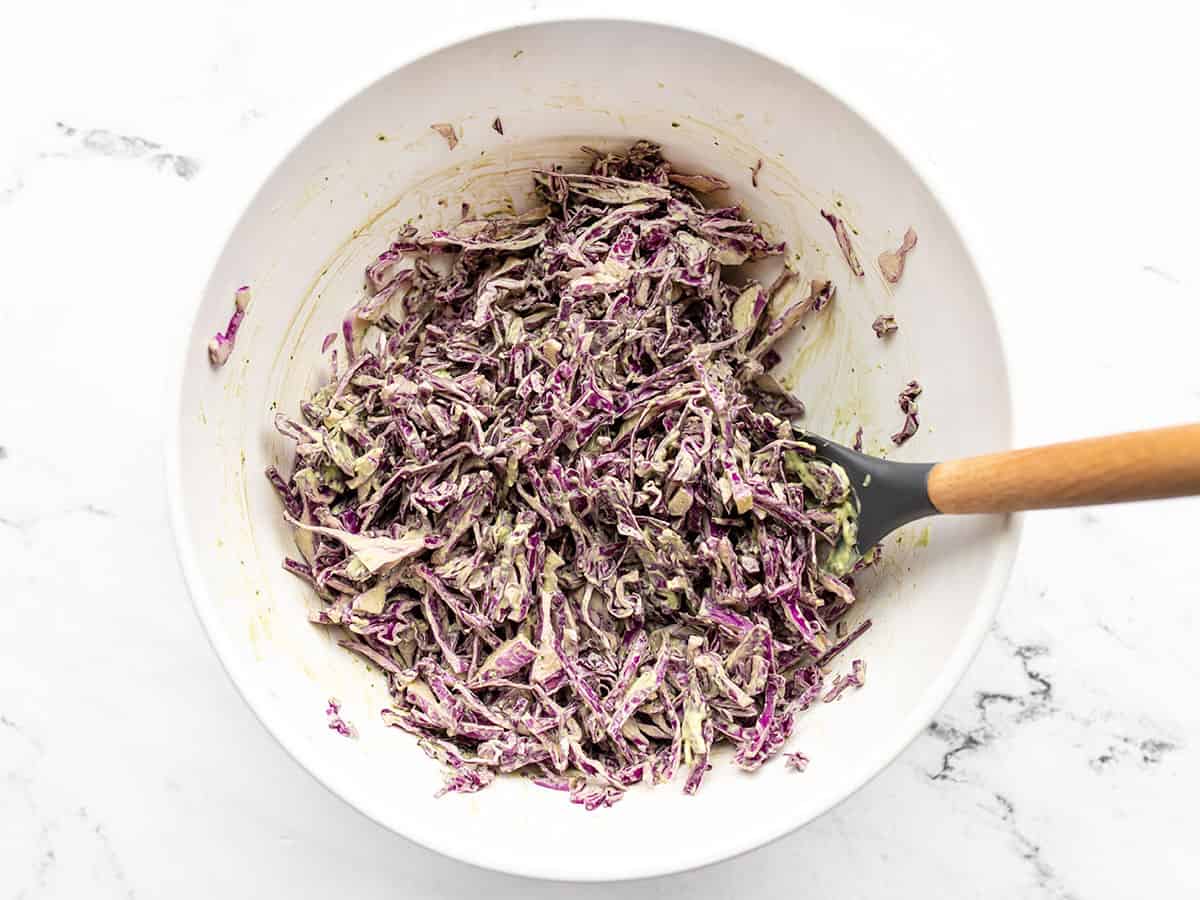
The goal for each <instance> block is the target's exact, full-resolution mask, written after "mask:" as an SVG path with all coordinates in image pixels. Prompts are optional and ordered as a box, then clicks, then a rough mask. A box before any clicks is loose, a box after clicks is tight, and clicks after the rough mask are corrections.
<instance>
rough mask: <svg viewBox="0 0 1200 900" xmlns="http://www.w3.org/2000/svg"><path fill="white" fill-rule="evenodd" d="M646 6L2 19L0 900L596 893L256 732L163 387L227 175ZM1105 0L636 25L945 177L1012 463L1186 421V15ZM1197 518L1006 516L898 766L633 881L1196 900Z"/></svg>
mask: <svg viewBox="0 0 1200 900" xmlns="http://www.w3.org/2000/svg"><path fill="white" fill-rule="evenodd" d="M642 6H644V4H624V3H619V2H618V3H608V4H605V5H603V6H602V7H596V6H595V5H589V4H583V3H575V2H571V3H552V2H541V3H538V2H526V3H520V4H516V3H507V2H494V3H491V4H487V5H479V6H477V5H475V4H469V3H461V2H448V0H447V2H442V3H438V4H402V3H396V2H391V3H382V2H379V3H349V2H348V3H344V4H339V5H338V9H339V10H340V11H338V12H336V13H335V12H334V8H335V7H334V6H332V5H325V6H321V7H318V6H316V5H312V6H306V5H304V4H295V3H292V4H285V3H282V2H272V3H258V4H253V5H252V8H248V9H242V8H241V7H242V4H240V3H234V2H232V0H226V2H213V3H206V4H192V5H186V6H184V5H170V4H162V3H159V2H149V0H147V2H132V0H117V2H113V3H108V4H84V3H77V4H67V3H47V4H42V5H34V4H22V5H21V6H20V8H19V11H13V10H10V11H9V12H8V13H7V14H6V17H5V18H6V24H5V27H4V29H3V33H2V34H0V83H3V84H4V86H5V87H4V91H3V97H4V103H3V106H4V111H3V119H2V121H3V125H2V126H0V133H2V134H3V140H0V247H2V248H3V251H2V252H0V261H2V265H0V322H3V325H2V326H0V327H2V329H3V335H4V349H3V353H2V354H0V375H2V376H3V379H2V381H3V389H2V390H0V445H2V447H3V449H2V450H0V572H3V573H4V576H5V577H4V586H3V587H2V588H0V598H2V599H0V610H2V612H3V615H2V616H0V898H9V897H12V898H16V897H28V898H41V897H85V896H86V897H96V898H108V897H166V896H171V897H208V896H229V897H243V896H246V897H248V896H260V897H261V896H274V895H280V896H283V895H285V894H286V895H287V896H289V897H291V898H295V900H303V898H310V897H312V898H315V897H324V896H329V895H331V894H332V893H334V892H336V893H337V894H340V895H345V896H354V897H358V898H364V900H365V898H370V897H398V896H400V897H457V896H475V895H479V896H485V895H486V896H489V897H494V898H508V897H513V898H516V897H521V898H538V897H550V896H578V897H601V896H610V895H611V890H610V889H605V888H603V887H588V888H572V887H569V886H564V885H552V884H538V883H533V882H526V881H522V880H520V879H516V878H508V877H503V876H498V875H494V874H491V873H486V872H482V871H478V870H474V869H471V868H468V867H465V866H462V865H460V864H457V863H454V862H451V861H449V860H446V859H443V858H441V857H438V856H435V855H434V854H432V853H429V852H426V851H424V850H422V849H419V848H417V847H415V846H413V845H411V844H408V843H407V842H405V841H403V840H401V839H399V838H396V837H394V836H392V835H390V834H388V833H386V832H384V831H382V830H380V829H379V828H378V827H376V826H375V825H373V824H371V823H369V822H367V821H365V820H364V819H363V818H361V817H360V816H359V815H357V814H356V813H354V812H353V811H352V810H350V809H348V808H347V807H346V806H344V805H343V804H342V803H341V802H340V801H339V800H337V799H336V798H334V797H331V796H330V795H328V794H327V793H326V792H325V791H324V790H323V789H322V788H320V787H319V786H318V785H317V784H316V783H315V782H314V781H312V780H311V779H310V778H309V777H308V776H307V775H306V774H305V773H304V772H303V771H301V770H300V769H299V768H298V767H297V766H296V765H295V764H294V763H293V762H292V761H291V760H290V759H289V758H288V757H287V756H286V755H285V754H284V753H283V751H282V750H281V749H280V748H279V747H278V746H277V745H276V744H275V743H274V741H273V740H272V739H271V738H270V737H269V736H268V735H267V734H266V733H265V732H264V731H263V729H262V728H261V727H260V726H259V725H258V723H257V722H256V721H255V719H254V718H253V717H252V715H251V714H250V712H249V711H248V710H247V709H246V708H245V706H244V705H243V704H242V702H241V701H240V699H238V697H237V695H236V694H235V693H234V691H233V689H232V688H231V686H230V685H229V683H228V681H227V680H226V678H225V676H224V674H223V673H222V671H221V669H220V667H219V666H218V664H217V661H216V658H215V657H214V655H213V653H212V652H211V650H210V649H209V646H208V644H207V643H206V641H205V640H204V637H203V635H202V633H201V631H200V628H199V625H198V624H197V622H196V619H195V618H194V616H193V614H192V611H191V609H190V606H189V602H188V599H187V596H186V594H185V591H184V587H183V584H182V581H181V579H180V577H179V574H178V571H177V568H176V565H175V561H174V556H173V550H172V543H171V539H170V535H169V533H168V529H167V518H166V509H165V500H164V496H163V485H162V477H161V474H160V469H161V465H160V442H159V435H160V432H161V426H160V420H161V411H162V402H161V393H162V389H161V384H162V378H161V377H160V374H159V373H161V372H163V371H164V370H165V368H166V367H168V366H170V365H173V364H174V360H171V359H169V358H168V354H167V351H166V350H165V349H164V347H163V343H162V340H161V338H162V335H164V334H173V333H174V332H175V331H176V330H177V324H178V322H179V319H180V317H182V316H184V315H186V314H187V313H188V311H189V308H190V306H191V304H192V302H193V296H194V294H195V285H196V278H197V277H198V276H199V274H200V271H199V268H200V266H201V263H202V262H203V261H204V260H202V259H198V258H197V257H198V255H199V254H198V253H197V252H196V249H195V248H197V247H200V246H205V247H207V246H208V245H209V243H210V242H211V237H212V235H211V233H210V231H209V229H210V228H211V223H212V222H213V221H215V220H216V217H217V215H218V211H220V210H223V209H226V208H228V205H229V204H230V203H234V202H237V200H238V199H239V197H240V196H241V195H240V194H239V192H240V191H241V190H242V187H241V186H240V185H238V184H237V179H236V178H235V177H233V176H232V175H230V174H229V173H231V172H236V171H237V169H238V165H237V164H238V161H239V160H240V159H243V158H251V157H253V156H254V155H255V154H259V153H261V152H262V151H263V149H264V148H266V147H270V146H273V145H274V144H275V143H277V142H278V141H279V140H281V139H283V138H286V137H287V136H288V135H294V134H295V133H296V132H297V130H298V129H299V128H301V127H302V126H303V125H304V123H306V122H311V121H312V120H313V119H314V118H315V117H316V116H317V115H318V114H320V113H322V112H323V111H325V110H327V109H328V108H329V107H330V106H331V105H332V104H333V103H335V102H336V101H337V100H338V99H339V98H341V97H343V96H345V95H348V94H349V93H350V92H351V91H352V90H354V89H355V88H356V87H357V86H359V85H361V84H362V83H363V82H364V81H365V80H366V79H367V78H369V77H371V76H373V75H375V74H378V73H380V72H382V71H383V70H384V69H386V68H388V67H389V66H390V65H391V64H393V63H394V62H399V61H401V60H403V59H405V58H406V57H408V56H410V55H411V54H413V53H414V52H415V51H416V50H417V49H419V48H422V47H428V46H431V45H433V44H435V43H437V42H438V41H440V40H442V39H443V38H444V37H446V36H449V35H452V34H456V33H462V32H463V31H465V30H467V29H471V28H483V27H485V26H487V25H490V24H496V23H502V22H506V21H514V20H516V19H519V18H529V17H553V16H555V15H557V14H560V13H563V14H567V13H573V14H586V13H589V12H596V11H600V12H604V13H613V14H616V13H620V12H621V11H622V10H623V9H626V8H628V9H630V10H636V9H638V8H639V7H642ZM843 6H846V7H849V6H853V8H852V9H842V8H841V7H843ZM1099 6H1100V5H1099V4H1092V5H1089V6H1088V7H1086V8H1085V7H1082V6H1081V7H1080V8H1079V10H1078V11H1077V12H1070V11H1068V10H1067V8H1066V7H1067V4H1051V3H1045V2H1042V3H1036V4H1025V3H1019V2H1018V3H1010V4H1005V5H1004V7H1003V12H1001V11H1000V8H999V7H997V8H996V11H995V12H994V13H992V15H993V16H994V18H992V19H988V18H987V16H986V15H984V14H983V13H981V12H974V11H968V7H973V5H972V4H961V3H951V2H947V3H941V4H931V3H922V2H909V3H896V2H894V0H876V2H869V3H858V4H838V3H824V4H819V5H817V4H780V6H779V8H771V7H768V6H765V5H762V4H755V3H749V2H743V3H740V4H736V10H734V8H733V7H731V6H730V5H729V4H721V5H720V6H719V7H717V6H716V5H715V4H714V8H713V9H712V10H711V11H706V10H701V9H697V8H694V7H695V5H694V4H686V3H676V2H672V3H662V4H660V12H659V15H661V16H662V17H663V18H667V19H672V20H676V21H680V22H683V23H686V24H692V25H695V26H700V27H706V26H707V27H709V28H714V29H718V30H722V31H725V32H726V33H730V34H733V35H735V36H736V35H744V36H747V37H749V38H751V39H753V40H754V41H755V42H756V43H758V44H759V45H760V46H763V47H764V48H766V49H769V50H771V51H772V52H774V53H776V54H778V55H783V56H791V57H792V58H795V59H798V60H800V61H801V63H802V65H803V66H804V67H805V68H806V69H807V70H808V71H810V72H813V73H816V74H817V75H818V76H819V77H820V78H821V79H822V80H824V81H825V82H826V83H827V84H829V85H830V86H832V87H834V88H835V89H836V90H837V91H839V92H840V93H842V94H844V95H845V96H847V97H849V98H850V99H851V100H852V102H854V103H855V104H856V105H858V106H859V108H860V109H862V110H863V111H864V112H866V113H867V115H868V116H870V117H871V118H873V119H874V120H876V121H877V122H880V123H881V124H883V125H884V126H886V128H887V129H889V130H890V131H892V132H893V133H894V134H895V135H896V137H897V140H899V142H900V143H901V145H902V146H903V147H904V148H905V149H906V150H907V151H908V152H910V153H911V154H912V155H913V156H914V157H916V158H918V159H919V160H921V161H923V162H924V163H925V164H926V165H927V166H928V167H929V168H930V170H931V171H933V172H934V173H935V176H936V178H937V180H938V181H939V183H940V184H941V185H942V186H943V187H945V188H946V189H947V190H948V192H949V193H950V194H952V195H953V199H954V201H955V203H956V205H957V207H958V208H959V210H961V211H962V212H963V213H965V214H966V218H967V226H968V229H969V233H970V235H971V237H972V238H973V240H974V241H975V246H976V247H977V248H978V251H979V255H980V259H981V263H982V264H983V266H984V268H985V271H987V272H988V274H989V276H990V278H991V283H992V287H993V289H994V291H995V296H996V299H997V302H998V305H999V314H1000V317H1001V321H1002V325H1003V327H1004V329H1005V332H1006V335H1007V337H1008V338H1009V340H1010V344H1011V350H1012V362H1013V369H1014V372H1013V376H1014V385H1015V392H1016V398H1017V410H1018V430H1019V437H1020V439H1021V440H1022V441H1025V442H1034V441H1043V440H1050V439H1054V438H1059V437H1064V438H1065V437H1072V436H1079V435H1084V434H1088V433H1101V432H1104V431H1109V430H1119V429H1125V428H1133V427H1140V426H1151V425H1155V424H1166V423H1170V422H1174V421H1183V420H1189V419H1190V420H1197V419H1200V368H1198V367H1197V365H1196V349H1195V347H1196V340H1197V338H1196V334H1197V309H1198V304H1200V276H1198V275H1197V266H1196V262H1195V261H1196V258H1197V255H1196V248H1197V230H1196V210H1197V209H1200V178H1198V176H1197V171H1198V170H1197V160H1200V137H1198V132H1197V127H1196V111H1195V91H1194V86H1195V84H1196V83H1197V82H1198V80H1200V59H1198V56H1197V54H1196V52H1195V46H1194V35H1195V33H1196V27H1197V24H1198V21H1197V14H1196V13H1195V12H1189V11H1187V10H1186V9H1185V8H1184V4H1168V3H1161V4H1160V3H1155V2H1142V3H1138V4H1129V5H1124V4H1123V5H1122V8H1121V9H1120V10H1119V11H1113V12H1104V11H1101V10H1100V9H1099V8H1098V7H1099ZM1173 6H1174V7H1178V8H1176V9H1172V8H1171V7H1173ZM408 7H411V8H408ZM14 10H16V8H14ZM735 16H736V18H735ZM1198 517H1200V501H1175V502H1170V503H1162V504H1154V505H1145V506H1141V507H1137V508H1124V509H1116V508H1110V509H1099V510H1089V511H1073V512H1061V513H1047V514H1041V515H1036V516H1030V517H1029V518H1028V520H1027V526H1026V533H1025V539H1024V543H1023V547H1022V550H1021V553H1020V557H1019V561H1018V563H1017V567H1016V571H1015V573H1014V576H1013V580H1012V585H1011V588H1010V590H1009V592H1008V597H1007V601H1006V603H1005V606H1004V608H1003V611H1002V613H1001V615H1000V618H999V621H998V622H997V624H996V626H995V629H994V630H993V632H992V634H991V636H990V637H989V639H988V641H987V643H986V645H985V647H984V649H983V651H982V652H981V653H980V655H979V657H978V658H977V660H976V661H975V663H974V665H973V666H972V668H971V670H970V672H969V674H968V675H967V677H966V679H965V680H964V682H963V683H962V684H961V685H960V686H959V688H958V690H957V691H956V692H955V694H954V697H953V699H952V700H951V701H950V702H949V704H948V705H947V706H946V708H945V709H944V710H943V711H942V712H941V713H940V714H939V716H938V718H937V720H936V722H934V723H933V724H932V725H931V726H930V729H929V731H928V733H927V734H925V735H924V736H923V737H921V738H920V739H918V740H917V741H916V743H914V744H913V746H912V747H910V748H909V750H908V751H907V752H906V753H905V754H904V755H903V756H902V757H901V758H900V759H899V760H898V761H897V762H896V763H895V764H894V765H892V766H891V767H890V768H889V769H887V770H886V771H885V772H884V773H883V774H882V775H880V776H879V777H878V778H877V779H876V780H875V781H874V782H873V783H871V784H870V785H868V786H867V787H866V788H864V789H863V790H862V791H861V792H859V793H858V794H857V795H856V796H854V797H852V798H851V799H850V800H848V801H847V802H846V803H844V804H843V805H842V806H841V807H839V808H838V809H836V810H835V811H834V812H832V813H830V814H828V815H826V816H825V817H823V818H822V819H820V820H818V821H817V822H815V823H813V824H812V825H811V826H809V827H808V828H806V829H804V830H803V831H801V832H799V833H796V834H793V835H791V836H790V837H787V838H785V839H783V840H781V841H779V842H777V843H776V844H774V845H772V846H770V847H768V848H765V849H763V850H760V851H758V852H755V853H752V854H750V855H748V856H745V857H743V858H741V859H738V860H734V861H732V862H729V863H725V864H723V865H719V866H716V867H711V868H708V869H705V870H702V871H699V872H693V873H690V874H687V875H684V876H679V877H675V878H671V879H667V880H660V881H653V882H642V883H637V884H634V885H629V886H625V887H623V888H621V890H622V891H623V892H624V893H625V895H626V896H629V897H647V898H649V897H674V896H680V897H681V896H688V897H693V898H694V897H725V896H733V895H737V896H754V897H762V898H769V897H785V896H786V897H794V896H801V895H811V896H831V897H838V898H844V900H852V898H865V897H927V896H953V897H978V898H989V900H990V898H1006V900H1007V898H1012V897H1046V898H1066V897H1074V898H1117V897H1142V896H1156V895H1157V896H1165V897H1183V896H1196V895H1197V892H1200V869H1198V868H1197V867H1196V865H1195V863H1194V845H1195V836H1196V834H1197V833H1198V830H1200V829H1198V824H1200V823H1198V814H1197V812H1196V803H1195V800H1196V798H1197V797H1198V796H1200V774H1198V764H1200V704H1198V703H1197V701H1196V697H1197V695H1198V693H1200V663H1197V649H1196V648H1197V645H1198V644H1200V622H1198V621H1197V612H1196V609H1197V600H1200V554H1198V553H1197V552H1196V547H1195V539H1194V536H1193V535H1194V532H1193V528H1194V524H1195V522H1196V521H1197V519H1198ZM598 852H603V851H602V848H601V849H598Z"/></svg>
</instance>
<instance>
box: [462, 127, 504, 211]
mask: <svg viewBox="0 0 1200 900" xmlns="http://www.w3.org/2000/svg"><path fill="white" fill-rule="evenodd" d="M492 131H494V132H496V134H499V135H503V134H504V123H503V122H501V121H500V117H499V116H496V118H494V119H493V120H492ZM463 218H466V216H464V217H463Z"/></svg>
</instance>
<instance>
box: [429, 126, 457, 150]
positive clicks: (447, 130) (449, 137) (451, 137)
mask: <svg viewBox="0 0 1200 900" xmlns="http://www.w3.org/2000/svg"><path fill="white" fill-rule="evenodd" d="M429 127H430V128H432V129H433V130H434V131H436V132H437V133H438V134H440V135H441V136H442V139H443V140H444V141H445V142H446V146H448V147H449V148H450V149H451V150H453V149H454V148H455V147H457V146H458V133H457V132H456V131H455V130H454V126H453V125H451V124H449V123H448V122H435V123H434V124H432V125H430V126H429Z"/></svg>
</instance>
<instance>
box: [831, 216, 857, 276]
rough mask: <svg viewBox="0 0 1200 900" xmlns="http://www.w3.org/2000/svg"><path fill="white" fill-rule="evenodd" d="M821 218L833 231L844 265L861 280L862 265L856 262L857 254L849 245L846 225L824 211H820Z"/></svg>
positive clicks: (848, 233)
mask: <svg viewBox="0 0 1200 900" xmlns="http://www.w3.org/2000/svg"><path fill="white" fill-rule="evenodd" d="M821 218H823V219H824V220H825V221H826V222H828V223H829V227H830V228H832V229H833V236H834V237H835V238H836V239H837V244H838V247H840V248H841V251H842V256H843V257H845V259H846V265H848V266H849V267H850V271H851V272H853V273H854V274H855V275H857V276H858V277H859V278H862V276H863V267H862V263H860V262H859V261H858V254H857V253H855V252H854V245H853V244H851V243H850V230H849V229H848V228H847V227H846V223H845V222H843V221H842V220H841V219H840V218H839V217H838V216H835V215H834V214H833V213H831V212H826V211H825V210H821Z"/></svg>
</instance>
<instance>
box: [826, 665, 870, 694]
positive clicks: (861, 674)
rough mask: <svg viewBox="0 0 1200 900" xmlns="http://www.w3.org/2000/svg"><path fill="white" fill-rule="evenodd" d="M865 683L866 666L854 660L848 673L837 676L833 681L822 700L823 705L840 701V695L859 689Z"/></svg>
mask: <svg viewBox="0 0 1200 900" xmlns="http://www.w3.org/2000/svg"><path fill="white" fill-rule="evenodd" d="M866 683H867V664H866V663H864V662H863V661H862V660H861V659H856V660H854V662H852V663H851V664H850V671H849V672H847V673H845V674H844V675H838V676H837V677H836V678H834V679H833V686H832V687H831V688H830V689H829V692H828V693H827V694H826V695H825V696H824V697H823V698H822V699H823V700H824V702H825V703H833V702H834V701H835V700H840V699H841V697H842V694H844V693H846V691H848V690H849V689H850V688H860V687H862V686H863V685H864V684H866Z"/></svg>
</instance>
